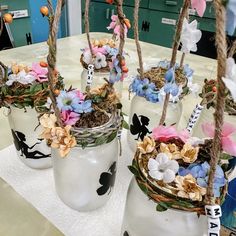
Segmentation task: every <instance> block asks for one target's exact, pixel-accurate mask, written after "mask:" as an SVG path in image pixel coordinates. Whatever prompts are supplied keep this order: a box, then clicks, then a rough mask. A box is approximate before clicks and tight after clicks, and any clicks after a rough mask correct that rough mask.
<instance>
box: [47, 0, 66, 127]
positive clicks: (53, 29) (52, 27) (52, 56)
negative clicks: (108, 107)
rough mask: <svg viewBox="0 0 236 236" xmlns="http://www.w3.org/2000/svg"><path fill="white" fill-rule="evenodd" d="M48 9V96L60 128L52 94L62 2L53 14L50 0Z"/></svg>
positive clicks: (54, 98) (58, 114)
mask: <svg viewBox="0 0 236 236" xmlns="http://www.w3.org/2000/svg"><path fill="white" fill-rule="evenodd" d="M47 2H48V8H49V11H50V16H49V38H48V46H49V53H48V56H47V62H48V81H49V96H50V98H51V101H52V106H53V109H54V112H55V115H56V118H57V123H58V125H59V126H60V127H62V128H63V127H64V126H63V122H62V120H61V114H60V111H59V109H58V107H57V102H56V96H55V94H54V87H55V82H56V78H55V67H56V61H57V60H56V55H57V32H58V25H59V21H60V17H61V10H62V6H63V2H64V1H63V0H58V1H57V6H56V11H55V14H54V10H53V6H52V2H51V0H47Z"/></svg>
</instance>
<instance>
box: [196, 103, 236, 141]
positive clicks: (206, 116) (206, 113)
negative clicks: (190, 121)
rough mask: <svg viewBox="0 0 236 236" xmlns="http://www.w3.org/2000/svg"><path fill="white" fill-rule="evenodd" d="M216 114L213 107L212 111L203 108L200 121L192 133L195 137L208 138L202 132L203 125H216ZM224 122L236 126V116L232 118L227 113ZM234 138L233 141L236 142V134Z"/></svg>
mask: <svg viewBox="0 0 236 236" xmlns="http://www.w3.org/2000/svg"><path fill="white" fill-rule="evenodd" d="M214 112H215V110H214V109H213V108H212V107H210V109H207V108H203V110H202V112H201V114H200V117H199V119H198V121H197V122H196V124H195V125H194V127H193V131H192V136H193V137H198V138H205V137H206V135H205V134H204V133H203V131H202V124H204V123H206V122H210V123H214V116H213V114H214ZM224 121H225V122H228V123H231V124H232V125H235V124H236V116H230V115H228V114H227V113H225V116H224ZM232 137H233V140H234V141H236V133H234V134H233V135H232Z"/></svg>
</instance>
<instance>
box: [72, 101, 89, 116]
mask: <svg viewBox="0 0 236 236" xmlns="http://www.w3.org/2000/svg"><path fill="white" fill-rule="evenodd" d="M92 110H93V108H92V101H91V100H85V101H82V102H80V103H79V104H77V105H76V107H75V110H74V111H75V112H76V113H79V114H82V113H90V112H91V111H92Z"/></svg>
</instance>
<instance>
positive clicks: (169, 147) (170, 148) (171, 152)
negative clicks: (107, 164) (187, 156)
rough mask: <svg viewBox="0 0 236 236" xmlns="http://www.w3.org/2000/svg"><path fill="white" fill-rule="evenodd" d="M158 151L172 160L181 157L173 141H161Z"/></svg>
mask: <svg viewBox="0 0 236 236" xmlns="http://www.w3.org/2000/svg"><path fill="white" fill-rule="evenodd" d="M160 151H161V152H162V153H165V154H167V155H168V156H169V157H170V158H171V159H172V160H177V159H180V158H181V156H180V151H179V148H178V147H177V146H176V145H175V144H174V143H168V144H166V143H161V144H160Z"/></svg>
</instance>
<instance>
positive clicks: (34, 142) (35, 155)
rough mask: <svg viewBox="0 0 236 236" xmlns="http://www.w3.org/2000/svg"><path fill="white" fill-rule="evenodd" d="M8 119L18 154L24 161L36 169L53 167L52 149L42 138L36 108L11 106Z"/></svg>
mask: <svg viewBox="0 0 236 236" xmlns="http://www.w3.org/2000/svg"><path fill="white" fill-rule="evenodd" d="M8 121H9V125H10V128H11V132H12V137H13V141H14V144H15V147H16V151H17V155H18V157H19V158H20V159H21V161H22V162H23V163H25V164H26V165H27V166H29V167H31V168H34V169H46V168H49V167H52V160H51V149H50V148H49V147H48V145H47V144H46V141H44V140H41V139H40V138H39V137H40V134H41V133H42V129H41V126H40V125H39V120H38V113H37V112H36V110H35V109H34V108H29V107H27V108H26V109H19V108H16V107H13V106H11V107H10V108H9V110H8Z"/></svg>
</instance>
